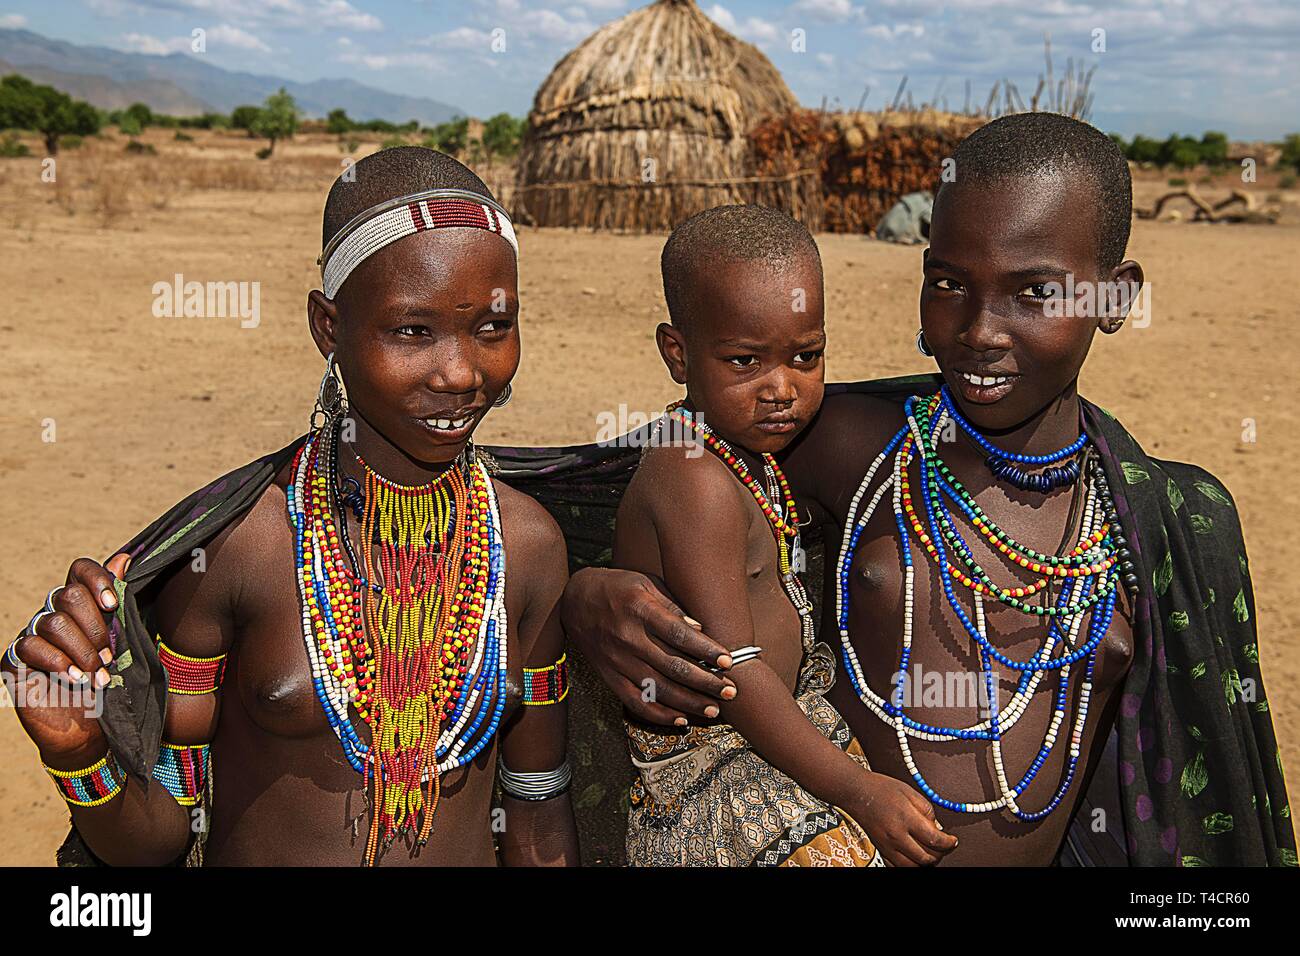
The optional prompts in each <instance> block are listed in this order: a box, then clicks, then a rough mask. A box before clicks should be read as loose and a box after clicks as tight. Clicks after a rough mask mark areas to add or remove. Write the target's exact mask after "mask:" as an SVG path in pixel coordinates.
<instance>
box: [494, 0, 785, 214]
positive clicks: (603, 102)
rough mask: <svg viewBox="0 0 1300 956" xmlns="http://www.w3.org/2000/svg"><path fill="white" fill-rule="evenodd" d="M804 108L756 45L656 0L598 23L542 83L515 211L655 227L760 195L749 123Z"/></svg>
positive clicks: (694, 9)
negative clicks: (751, 163) (751, 164)
mask: <svg viewBox="0 0 1300 956" xmlns="http://www.w3.org/2000/svg"><path fill="white" fill-rule="evenodd" d="M797 107H798V102H797V101H796V100H795V97H794V94H793V93H791V92H790V89H789V87H787V86H786V85H785V81H784V80H783V79H782V78H781V74H780V73H778V72H777V70H776V67H774V66H773V65H772V63H771V61H769V60H768V59H767V57H766V56H764V55H763V54H762V53H761V52H760V51H759V50H758V49H757V48H756V47H754V46H753V45H751V44H749V43H745V42H743V41H742V40H738V39H737V38H736V37H734V36H732V35H731V34H730V33H728V32H726V31H725V30H723V29H722V28H721V27H719V26H718V25H717V24H716V23H714V22H713V21H712V20H710V19H709V18H708V17H706V16H705V15H704V13H703V12H701V10H700V8H699V7H698V6H696V4H695V2H694V0H656V2H654V3H651V4H650V5H649V6H647V7H643V8H641V9H639V10H634V11H633V12H631V13H629V14H628V15H627V16H625V17H622V18H621V19H619V20H615V21H614V22H612V23H609V24H606V25H605V26H604V27H602V28H601V29H599V30H597V31H596V32H595V33H593V34H592V35H591V36H590V37H588V38H587V39H586V40H585V41H583V43H582V44H580V45H579V46H578V47H577V48H576V49H574V50H573V51H572V52H570V53H569V54H568V55H567V56H566V57H564V59H562V60H561V61H560V62H559V63H558V64H557V65H556V67H555V69H554V70H552V71H551V75H550V76H549V77H547V78H546V81H545V82H544V83H542V86H541V88H540V89H539V90H538V91H537V96H536V98H535V99H534V101H533V110H532V112H531V113H530V114H529V116H528V125H527V128H526V130H525V132H524V140H523V145H522V149H521V152H520V157H519V173H518V188H517V190H516V193H515V200H514V206H515V209H514V212H515V215H516V217H517V218H519V219H520V220H521V221H523V222H530V223H533V224H535V225H541V226H584V227H592V228H599V229H626V230H634V231H645V232H653V231H660V230H665V229H671V228H672V227H673V226H674V225H676V224H677V223H678V222H680V221H681V220H682V219H684V218H686V217H687V216H690V215H691V214H693V213H695V212H698V211H700V210H701V209H706V208H708V207H710V206H715V205H719V204H721V203H729V202H750V201H753V200H754V186H755V183H754V178H753V177H751V176H748V175H747V172H748V170H747V162H748V152H749V151H748V142H747V139H746V134H747V133H748V132H749V130H750V129H751V128H753V127H754V126H755V125H756V124H757V123H759V122H761V121H762V120H764V119H766V118H768V117H771V116H773V115H778V114H782V113H788V112H790V111H791V110H794V109H796V108H797Z"/></svg>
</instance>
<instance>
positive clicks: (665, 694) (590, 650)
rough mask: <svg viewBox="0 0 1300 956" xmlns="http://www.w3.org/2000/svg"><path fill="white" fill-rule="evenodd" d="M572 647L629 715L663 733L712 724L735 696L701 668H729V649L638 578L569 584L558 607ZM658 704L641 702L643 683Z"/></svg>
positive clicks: (615, 573)
mask: <svg viewBox="0 0 1300 956" xmlns="http://www.w3.org/2000/svg"><path fill="white" fill-rule="evenodd" d="M561 614H562V616H563V619H564V631H565V633H566V634H567V635H568V637H569V641H570V643H571V644H572V645H573V646H574V647H576V648H577V649H578V651H580V652H581V654H582V656H583V658H584V659H585V660H586V661H587V662H588V663H589V664H591V665H592V667H594V668H595V669H596V672H597V673H598V674H600V677H601V679H602V680H603V681H604V682H605V683H606V684H607V685H608V686H609V688H610V690H612V691H613V692H614V693H615V694H616V695H617V697H618V699H619V702H620V703H621V704H622V705H623V706H624V707H626V708H627V710H628V712H629V713H631V714H632V715H633V716H634V717H636V718H637V719H639V720H644V721H645V722H647V723H650V724H658V725H661V726H671V725H674V724H676V725H678V726H683V725H685V724H686V723H687V718H688V715H689V716H695V717H707V716H711V715H710V714H708V713H706V711H708V710H709V709H710V708H716V707H717V706H718V704H719V703H720V701H721V700H723V699H725V698H726V697H728V696H731V697H734V696H735V694H736V687H735V684H734V683H733V682H732V681H731V680H730V679H729V678H727V677H723V676H720V675H717V674H714V673H712V672H711V671H707V670H705V669H704V668H702V667H700V666H698V665H697V664H696V663H695V662H696V661H702V660H707V661H714V662H715V663H716V664H717V665H718V666H719V667H721V668H723V669H724V670H725V669H727V668H729V667H730V666H731V658H730V656H728V654H727V649H726V648H725V647H723V646H722V645H721V644H719V643H718V642H717V641H714V640H713V639H712V638H710V637H708V636H707V635H706V634H705V633H704V632H703V631H701V630H700V629H699V627H698V622H696V621H694V620H693V619H691V618H688V617H687V616H686V615H685V614H683V613H682V610H681V608H679V607H678V606H677V605H676V604H674V603H673V600H672V598H671V597H670V596H669V595H668V594H667V593H666V591H665V589H664V587H663V584H662V582H660V581H658V580H656V579H654V578H651V577H650V576H648V575H645V574H641V573H639V572H637V571H623V570H618V569H616V568H583V569H582V570H580V571H578V572H577V573H576V574H575V575H573V577H571V578H570V579H569V583H568V585H567V586H566V587H565V590H564V598H563V601H562V602H561ZM647 680H649V681H652V682H653V684H654V687H655V688H656V695H655V700H654V701H648V700H646V699H645V698H644V697H643V696H642V691H641V688H642V687H643V686H645V681H647Z"/></svg>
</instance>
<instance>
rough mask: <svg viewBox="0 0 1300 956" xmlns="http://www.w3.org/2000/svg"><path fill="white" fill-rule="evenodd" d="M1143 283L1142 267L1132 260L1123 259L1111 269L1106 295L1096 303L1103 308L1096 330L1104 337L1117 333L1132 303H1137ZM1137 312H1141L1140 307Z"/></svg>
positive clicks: (1099, 297)
mask: <svg viewBox="0 0 1300 956" xmlns="http://www.w3.org/2000/svg"><path fill="white" fill-rule="evenodd" d="M1145 282H1146V277H1145V275H1144V274H1143V272H1142V266H1141V265H1139V264H1138V263H1137V262H1135V261H1134V260H1132V259H1125V260H1124V261H1123V262H1121V263H1120V264H1119V265H1117V266H1116V267H1115V268H1114V269H1112V270H1111V273H1110V279H1109V286H1108V287H1107V290H1106V295H1105V296H1098V303H1099V304H1101V305H1102V306H1103V308H1102V310H1101V311H1102V314H1101V315H1100V316H1098V318H1097V328H1099V329H1101V331H1102V332H1104V333H1105V334H1106V335H1114V334H1115V333H1116V332H1118V331H1119V330H1120V328H1121V327H1122V326H1123V325H1124V320H1125V319H1127V318H1128V317H1129V313H1130V312H1132V311H1133V306H1134V303H1136V302H1138V301H1139V296H1141V295H1142V287H1143V285H1144V283H1145ZM1103 300H1104V301H1103ZM1138 311H1139V313H1140V312H1141V311H1142V310H1141V307H1139V309H1138Z"/></svg>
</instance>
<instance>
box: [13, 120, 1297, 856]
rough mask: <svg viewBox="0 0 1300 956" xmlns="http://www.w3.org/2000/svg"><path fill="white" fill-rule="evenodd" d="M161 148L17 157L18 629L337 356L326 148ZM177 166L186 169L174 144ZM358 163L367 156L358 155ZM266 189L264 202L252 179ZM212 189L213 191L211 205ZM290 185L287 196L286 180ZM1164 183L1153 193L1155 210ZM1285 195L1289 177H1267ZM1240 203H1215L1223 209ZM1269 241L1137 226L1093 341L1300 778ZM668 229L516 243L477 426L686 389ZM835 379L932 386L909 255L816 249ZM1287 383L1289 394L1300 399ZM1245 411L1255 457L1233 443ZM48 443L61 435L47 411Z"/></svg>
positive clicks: (1269, 229) (643, 400)
mask: <svg viewBox="0 0 1300 956" xmlns="http://www.w3.org/2000/svg"><path fill="white" fill-rule="evenodd" d="M146 138H147V139H150V140H151V141H152V142H154V143H156V144H157V145H158V148H159V150H160V153H161V154H162V155H161V156H159V157H144V158H131V159H127V158H126V157H124V156H122V155H121V149H122V142H123V141H122V140H121V139H118V140H116V141H114V142H110V143H99V142H96V143H94V144H88V145H87V146H86V147H83V149H82V150H78V151H75V152H67V153H65V154H63V155H62V156H61V157H60V160H59V167H58V175H59V183H57V184H45V183H42V182H41V181H40V172H41V167H40V161H39V160H38V159H34V158H33V159H18V160H0V197H2V198H0V279H2V281H3V284H2V285H0V290H2V291H3V302H4V308H3V313H0V355H3V356H4V360H5V362H6V365H7V371H6V374H4V375H3V376H0V501H2V502H3V511H2V512H0V515H2V518H3V527H4V528H5V532H6V534H5V538H6V541H7V547H6V549H5V554H4V557H3V559H2V560H0V621H3V622H8V623H7V624H5V625H4V627H5V629H6V630H5V633H8V634H12V633H16V632H17V631H18V629H19V628H20V627H21V626H22V625H23V623H24V622H25V621H26V620H27V618H28V616H29V615H30V614H31V613H32V611H33V610H34V609H35V608H36V607H37V606H38V605H39V604H40V601H41V599H42V598H43V596H44V594H45V592H46V591H47V590H48V589H49V588H50V587H52V586H53V585H55V584H58V583H61V582H62V581H63V579H64V575H65V573H66V569H67V566H68V564H69V562H70V561H71V560H72V559H73V558H75V557H78V556H81V555H89V556H92V557H96V558H99V559H103V558H106V557H107V556H108V555H110V554H111V553H112V550H113V549H114V548H115V547H117V546H119V545H120V544H122V543H123V542H124V541H126V540H127V539H128V538H129V537H130V536H131V535H132V534H133V533H134V532H135V531H136V530H137V529H139V528H141V527H143V526H144V525H145V524H147V523H148V522H150V521H151V520H153V518H154V517H156V516H157V515H158V514H160V513H161V512H162V511H163V510H165V509H166V508H167V507H168V506H170V505H171V504H172V503H173V502H175V501H176V500H178V499H179V498H181V497H182V496H183V495H185V494H186V493H187V492H189V491H191V490H192V489H194V488H196V487H199V486H201V485H202V484H205V483H206V482H207V481H208V480H209V479H211V478H213V477H215V476H216V475H218V474H221V473H223V472H225V471H228V470H230V469H232V468H234V467H237V466H238V465H242V464H244V463H245V462H247V461H249V460H250V459H252V458H255V457H257V456H259V455H261V454H263V453H265V452H267V451H270V450H273V449H275V448H278V447H280V446H282V445H283V444H285V443H287V442H289V441H290V440H291V439H292V438H294V437H295V436H296V435H298V434H299V433H300V432H301V431H302V430H303V429H304V428H305V425H306V423H307V418H308V413H309V411H310V408H311V405H312V400H313V397H314V394H315V389H316V385H317V382H318V381H319V376H320V370H321V365H322V363H321V359H320V356H319V355H317V353H316V351H315V348H314V347H313V345H312V344H311V342H310V340H309V338H308V335H307V328H306V320H305V310H304V302H305V297H306V294H307V292H308V290H310V289H312V288H314V287H315V286H314V284H315V282H316V278H317V273H316V267H315V264H314V263H315V258H316V253H317V251H318V249H319V237H320V218H319V217H320V210H321V205H322V202H323V197H324V190H325V188H326V186H327V185H328V182H329V180H330V178H331V177H332V176H333V175H334V174H336V173H337V170H338V168H339V166H338V164H339V156H340V153H339V149H338V147H337V145H336V144H335V143H334V141H333V140H332V138H329V137H324V136H319V137H306V138H303V137H300V138H299V140H298V141H295V143H293V144H289V145H288V146H287V147H281V149H280V150H277V155H276V157H275V158H274V159H272V160H271V161H270V162H269V163H263V164H257V162H256V161H255V160H252V159H251V158H250V157H251V153H252V151H253V149H254V148H255V146H256V145H257V144H254V143H250V142H249V141H248V140H246V139H242V138H239V137H232V136H225V137H218V136H211V135H207V134H199V142H198V143H196V144H189V143H175V142H173V141H172V139H171V133H166V134H164V133H162V132H161V131H151V132H150V134H149V136H148V137H146ZM182 151H183V152H182ZM363 151H364V149H363ZM262 186H264V187H266V188H250V187H262ZM195 187H201V188H195ZM272 187H273V188H272ZM1163 187H1164V183H1163V180H1157V179H1155V178H1154V177H1148V178H1147V179H1146V180H1145V181H1143V182H1142V183H1141V184H1140V185H1139V197H1140V198H1141V199H1142V201H1144V202H1146V201H1149V199H1150V197H1151V196H1152V195H1154V194H1155V193H1157V192H1159V191H1160V189H1162V188H1163ZM1259 188H1261V190H1265V189H1266V190H1267V191H1269V192H1274V191H1275V190H1274V188H1273V187H1272V186H1269V187H1263V186H1261V187H1259ZM1225 192H1226V188H1219V189H1218V193H1217V194H1216V193H1215V191H1214V187H1207V195H1210V196H1211V198H1217V195H1222V194H1224V193H1225ZM1281 198H1282V199H1283V200H1284V201H1285V200H1288V199H1290V200H1291V203H1290V204H1289V205H1287V207H1286V209H1287V213H1286V215H1285V216H1284V219H1283V223H1282V224H1280V225H1276V226H1251V225H1217V226H1209V225H1191V224H1187V223H1156V222H1138V223H1137V224H1136V226H1135V229H1134V235H1133V241H1132V244H1131V246H1130V254H1131V255H1132V256H1134V257H1135V258H1137V259H1139V260H1140V261H1142V262H1143V263H1144V265H1145V267H1146V270H1147V276H1148V278H1149V279H1150V281H1151V285H1152V321H1151V323H1150V326H1149V327H1147V328H1127V329H1125V330H1124V331H1123V332H1122V333H1121V334H1120V335H1118V336H1114V337H1103V338H1099V339H1098V341H1097V344H1096V347H1095V348H1094V350H1093V354H1092V357H1091V358H1090V360H1089V364H1088V367H1087V369H1086V371H1085V373H1084V380H1083V385H1084V388H1083V391H1084V393H1085V394H1086V395H1088V396H1089V397H1091V398H1092V399H1093V400H1095V401H1098V402H1100V403H1101V404H1103V405H1105V406H1106V407H1107V408H1109V409H1110V410H1112V411H1113V412H1114V413H1115V414H1116V415H1117V416H1118V417H1119V418H1120V420H1121V421H1123V422H1124V423H1125V424H1126V425H1127V426H1128V427H1129V428H1130V429H1131V430H1132V431H1133V432H1134V434H1135V435H1136V436H1137V438H1138V439H1139V440H1140V441H1141V442H1142V443H1143V444H1144V445H1145V447H1146V448H1147V450H1148V451H1149V452H1150V453H1152V454H1154V455H1156V456H1159V457H1167V458H1174V459H1181V460H1188V461H1195V462H1197V463H1199V464H1201V465H1203V466H1204V467H1206V468H1208V469H1209V470H1211V471H1212V472H1214V473H1215V474H1217V475H1218V476H1219V477H1220V478H1221V479H1222V480H1223V481H1224V482H1225V483H1226V484H1227V486H1228V488H1229V489H1230V490H1231V491H1232V492H1233V494H1234V495H1235V497H1236V499H1237V502H1238V504H1239V506H1240V509H1241V512H1242V516H1243V520H1244V524H1245V529H1246V540H1247V544H1248V546H1249V548H1250V554H1251V563H1252V568H1253V570H1254V577H1255V589H1256V598H1257V601H1258V615H1259V627H1260V649H1261V655H1262V657H1263V666H1264V670H1265V673H1266V678H1267V682H1268V689H1269V696H1270V698H1271V702H1272V710H1273V719H1274V723H1275V726H1276V728H1277V732H1278V736H1279V738H1280V739H1281V741H1282V751H1283V757H1284V760H1285V761H1286V762H1287V764H1288V765H1289V766H1290V767H1292V768H1295V767H1296V766H1300V727H1298V726H1297V720H1298V719H1300V690H1297V687H1298V686H1300V636H1297V635H1298V634H1300V584H1298V583H1297V582H1295V581H1291V580H1289V579H1285V580H1284V574H1286V573H1290V572H1288V571H1287V570H1286V569H1287V568H1296V567H1300V541H1297V540H1296V539H1295V537H1294V533H1295V530H1296V523H1295V521H1294V519H1293V515H1294V514H1295V513H1296V510H1297V508H1298V507H1300V495H1298V493H1297V490H1296V487H1295V486H1294V485H1293V483H1292V482H1291V481H1290V480H1289V478H1288V476H1290V475H1292V473H1293V472H1294V470H1295V464H1296V462H1297V461H1300V416H1298V415H1297V413H1296V410H1295V409H1294V408H1292V407H1291V405H1290V404H1288V403H1289V401H1290V398H1289V396H1290V392H1288V391H1287V389H1289V388H1292V387H1294V384H1295V381H1296V375H1295V369H1296V368H1297V367H1298V366H1300V345H1298V344H1297V343H1296V342H1295V341H1293V340H1291V339H1289V338H1287V335H1289V333H1290V331H1292V330H1294V329H1295V328H1296V326H1295V325H1294V324H1290V323H1294V322H1296V319H1297V315H1296V307H1295V306H1294V304H1287V303H1286V302H1283V301H1281V300H1280V299H1279V298H1278V296H1277V293H1278V292H1279V291H1282V292H1284V293H1286V292H1289V290H1290V280H1292V279H1293V278H1294V277H1295V274H1296V266H1295V263H1296V262H1297V260H1300V216H1297V215H1296V214H1295V213H1296V207H1295V204H1294V193H1283V194H1282V195H1281ZM662 242H663V238H662V237H659V236H609V235H592V234H588V233H574V232H568V231H559V230H546V231H538V230H527V229H525V230H523V232H522V236H521V244H522V247H523V256H524V258H523V266H522V270H521V271H522V301H523V324H522V330H523V336H524V362H523V366H522V369H521V371H520V373H519V376H518V378H517V380H516V382H515V393H514V394H515V400H514V401H513V402H512V404H511V405H510V406H508V407H507V408H505V409H502V410H499V411H494V412H493V413H492V415H491V416H490V417H489V418H488V420H487V421H486V423H485V424H484V426H483V428H482V430H481V432H480V435H479V436H478V437H479V438H480V439H481V440H482V441H484V442H493V441H502V442H517V443H524V444H556V443H567V442H584V441H591V440H593V439H594V437H595V435H596V431H597V416H598V415H600V414H601V413H604V412H614V413H617V411H618V407H619V405H620V403H623V404H626V406H627V407H628V408H629V409H631V410H633V411H647V412H649V411H652V410H654V409H658V408H661V407H662V406H663V405H664V403H665V402H666V401H668V400H670V399H672V398H675V397H677V396H676V392H675V390H674V388H673V386H672V384H671V382H670V381H669V380H668V377H667V375H666V373H665V372H664V370H663V368H662V366H661V364H660V362H659V359H658V357H657V355H656V354H655V351H654V345H653V330H654V327H655V324H656V322H658V321H660V320H661V319H663V318H664V314H665V313H664V307H663V302H662V296H661V293H660V289H659V283H658V275H657V268H658V255H659V250H660V248H661V246H662ZM819 242H820V244H821V248H822V255H823V257H824V260H825V265H826V286H827V293H828V309H827V316H828V318H827V322H828V333H829V338H830V349H829V354H828V364H829V369H828V378H830V379H857V378H867V377H878V376H886V375H895V374H902V373H908V372H918V371H926V370H928V369H927V363H926V361H925V360H924V359H922V358H921V357H920V356H919V355H917V353H916V351H915V349H914V347H913V336H914V334H915V330H916V327H917V322H916V299H917V292H918V278H919V274H920V273H919V264H920V259H921V251H920V249H919V248H902V247H896V246H891V245H887V244H884V243H877V242H875V241H872V240H869V239H865V238H862V237H854V236H824V237H820V238H819ZM176 273H182V274H183V275H184V276H185V277H186V279H194V280H199V281H208V280H220V281H230V280H235V281H239V280H255V281H258V282H260V283H261V321H260V324H259V325H258V326H257V327H256V328H241V327H240V322H239V320H238V319H233V318H226V319H221V318H210V319H196V318H155V317H154V315H153V314H152V311H151V303H152V301H153V293H152V288H153V285H154V283H155V282H159V281H171V279H172V277H173V275H174V274H176ZM1288 383H1291V384H1290V385H1288ZM1246 419H1253V420H1254V423H1255V427H1256V432H1257V441H1255V442H1253V443H1250V442H1243V440H1242V434H1243V421H1244V420H1246ZM51 420H52V422H53V425H54V429H55V438H56V440H55V441H53V442H49V441H45V440H43V430H45V429H46V427H47V423H48V421H51ZM0 768H3V769H2V770H0V832H3V833H4V834H5V835H6V837H7V839H6V840H5V843H4V848H3V849H0V864H48V863H50V862H51V861H52V859H53V851H54V848H55V847H56V846H57V845H58V843H59V841H60V840H61V838H62V836H63V834H64V832H65V824H66V820H67V813H66V810H65V809H64V806H63V803H62V801H61V800H60V799H59V798H58V797H57V795H56V794H55V791H54V789H53V787H52V786H51V785H50V783H49V780H48V779H47V778H46V777H45V776H44V774H43V773H42V771H41V770H40V767H39V764H38V763H37V760H36V752H35V750H34V748H33V747H32V745H31V744H30V742H29V741H28V740H27V738H26V737H25V736H24V735H23V734H22V732H21V729H20V728H19V725H18V722H17V720H16V719H14V718H13V717H12V716H0Z"/></svg>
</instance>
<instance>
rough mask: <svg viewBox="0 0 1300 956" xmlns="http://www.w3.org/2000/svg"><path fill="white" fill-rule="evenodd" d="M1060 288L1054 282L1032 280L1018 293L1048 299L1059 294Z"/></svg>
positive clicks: (1033, 297)
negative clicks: (1032, 281)
mask: <svg viewBox="0 0 1300 956" xmlns="http://www.w3.org/2000/svg"><path fill="white" fill-rule="evenodd" d="M1060 293H1061V288H1060V286H1058V285H1057V284H1056V283H1055V282H1034V283H1031V284H1029V285H1027V286H1025V287H1024V288H1023V289H1021V290H1020V294H1021V295H1023V296H1028V297H1029V298H1031V299H1050V298H1052V297H1053V296H1056V295H1060Z"/></svg>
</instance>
